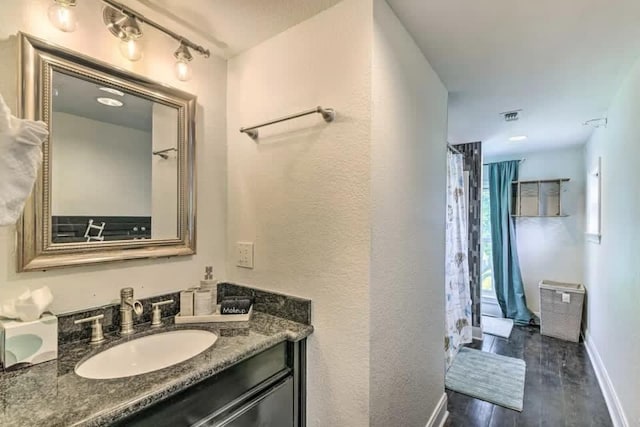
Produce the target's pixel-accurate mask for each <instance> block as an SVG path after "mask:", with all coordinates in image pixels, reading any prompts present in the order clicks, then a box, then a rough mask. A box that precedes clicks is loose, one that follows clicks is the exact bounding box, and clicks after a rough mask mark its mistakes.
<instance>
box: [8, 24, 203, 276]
mask: <svg viewBox="0 0 640 427" xmlns="http://www.w3.org/2000/svg"><path fill="white" fill-rule="evenodd" d="M19 46H20V47H19V53H20V73H19V75H20V78H21V83H22V84H21V85H20V88H19V96H18V99H19V105H18V108H19V111H20V114H21V116H22V117H23V118H27V119H32V120H42V121H44V122H46V123H47V125H48V126H49V138H48V139H47V140H46V141H45V142H44V144H43V147H42V154H43V163H42V167H41V168H40V172H39V175H38V179H37V180H36V184H35V186H34V189H33V192H32V194H31V196H30V198H29V200H28V201H27V204H26V206H25V210H24V213H23V216H22V219H21V220H20V222H19V224H18V264H17V265H18V271H29V270H47V269H51V268H59V267H68V266H73V265H85V264H96V263H103V262H110V261H122V260H130V259H144V258H157V257H170V256H179V255H191V254H194V253H195V250H196V229H195V223H196V215H195V210H196V189H195V109H196V97H195V96H194V95H191V94H188V93H186V92H183V91H180V90H178V89H174V88H171V87H169V86H166V85H163V84H160V83H156V82H153V81H151V80H149V79H146V78H145V77H141V76H138V75H135V74H132V73H129V72H128V71H124V70H121V69H118V68H115V67H112V66H110V65H108V64H106V63H102V62H99V61H97V60H94V59H91V58H88V57H86V56H83V55H80V54H77V53H75V52H72V51H69V50H67V49H64V48H61V47H58V46H55V45H53V44H51V43H48V42H46V41H43V40H40V39H37V38H34V37H32V36H29V35H26V34H20V41H19Z"/></svg>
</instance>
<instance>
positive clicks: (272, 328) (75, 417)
mask: <svg viewBox="0 0 640 427" xmlns="http://www.w3.org/2000/svg"><path fill="white" fill-rule="evenodd" d="M176 329H204V330H209V331H212V332H214V333H216V334H218V340H217V341H216V343H215V344H214V345H213V346H212V347H210V348H209V349H207V350H205V351H204V352H202V353H200V354H199V355H197V356H195V357H193V358H191V359H188V360H186V361H184V362H181V363H179V364H177V365H173V366H170V367H168V368H164V369H161V370H158V371H154V372H149V373H146V374H142V375H136V376H133V377H128V378H120V379H109V380H92V379H86V378H82V377H79V376H78V375H76V374H75V373H74V371H73V369H74V367H75V365H76V364H77V363H78V362H79V361H81V360H83V359H85V358H87V357H89V356H91V355H93V354H94V353H97V352H99V351H102V350H104V349H106V348H109V347H112V346H115V345H117V344H119V343H121V342H124V341H126V340H130V339H135V338H138V337H141V336H144V335H149V334H152V333H158V332H163V331H169V330H176ZM312 332H313V327H312V326H310V325H305V324H302V323H297V322H293V321H290V320H286V319H283V318H280V317H276V316H272V315H269V314H265V313H262V312H259V311H256V312H254V314H253V316H252V319H251V321H250V322H248V324H247V323H241V322H233V323H228V324H221V323H217V324H216V323H211V324H191V325H174V324H171V325H167V326H165V327H162V328H160V329H153V330H151V329H150V328H149V326H148V325H144V326H140V327H137V329H136V333H135V334H134V335H133V336H131V337H127V338H120V337H119V336H117V335H110V336H107V342H105V343H103V344H101V345H100V346H99V347H98V348H94V347H91V346H89V345H88V343H86V342H82V343H75V344H67V345H63V346H61V347H60V348H59V354H60V357H59V358H58V359H57V360H53V361H51V362H45V363H42V364H39V365H35V366H32V367H30V368H26V369H21V370H16V371H12V372H4V373H0V402H1V403H2V409H1V410H0V425H1V426H3V427H9V426H16V427H17V426H19V427H29V426H70V425H73V426H99V425H105V424H109V423H111V422H114V421H116V420H119V419H122V418H124V417H126V416H127V415H129V414H131V413H133V412H135V411H138V410H140V409H142V408H144V407H147V406H149V405H151V404H153V403H155V402H156V401H157V400H159V399H163V398H166V397H168V396H171V395H173V394H175V393H177V392H179V391H181V390H184V389H186V388H188V387H190V386H191V385H193V384H195V383H197V382H199V381H201V380H203V379H205V378H207V377H210V376H212V375H214V374H216V373H218V372H220V371H222V370H224V369H225V368H228V367H229V366H231V365H233V364H235V363H237V362H240V361H242V360H244V359H247V358H249V357H251V356H253V355H255V354H257V353H260V352H261V351H262V350H265V349H267V348H269V347H272V346H274V345H275V344H278V343H280V342H282V341H287V340H288V341H294V342H295V341H299V340H301V339H304V338H306V337H307V336H309V335H310V334H311V333H312Z"/></svg>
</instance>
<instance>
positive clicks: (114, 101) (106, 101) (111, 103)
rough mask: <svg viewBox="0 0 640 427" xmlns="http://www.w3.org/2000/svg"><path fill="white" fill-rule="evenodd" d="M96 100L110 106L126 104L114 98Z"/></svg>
mask: <svg viewBox="0 0 640 427" xmlns="http://www.w3.org/2000/svg"><path fill="white" fill-rule="evenodd" d="M96 101H98V102H99V103H100V104H103V105H107V106H109V107H122V106H123V105H124V103H123V102H122V101H118V100H117V99H113V98H102V97H100V98H96Z"/></svg>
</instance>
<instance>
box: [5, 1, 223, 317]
mask: <svg viewBox="0 0 640 427" xmlns="http://www.w3.org/2000/svg"><path fill="white" fill-rule="evenodd" d="M51 4H52V3H51V1H49V0H21V1H19V2H6V1H4V2H2V13H0V57H2V58H3V60H2V61H1V62H0V93H2V95H3V96H4V97H5V98H6V99H7V101H8V103H9V106H10V107H11V108H12V109H14V110H15V107H16V104H17V97H16V96H17V95H16V94H17V87H18V81H17V64H18V58H17V44H16V38H15V35H16V33H17V32H18V31H24V32H27V33H30V34H33V35H35V36H37V37H40V38H44V39H47V40H49V41H51V42H53V43H56V44H59V45H61V46H64V47H67V48H69V49H72V50H75V51H77V52H80V53H82V54H85V55H89V56H91V57H94V58H97V59H99V60H102V61H105V62H108V63H110V64H113V65H115V66H118V67H121V68H125V69H129V70H132V71H134V72H136V73H138V74H142V75H145V76H147V77H150V78H152V79H154V80H157V81H160V82H163V83H166V84H168V85H171V86H176V87H179V88H181V89H183V90H185V91H187V92H191V93H195V94H197V95H198V110H197V116H198V117H197V145H198V146H197V158H198V163H199V165H198V166H199V167H198V169H197V171H198V181H199V182H200V183H201V184H202V183H206V185H200V186H199V187H198V217H199V219H200V220H199V221H198V254H197V255H196V256H192V257H179V258H172V259H168V260H149V261H129V262H124V263H115V264H104V265H100V266H93V267H77V268H66V269H62V270H56V271H48V272H33V273H21V274H17V273H15V271H16V268H15V262H16V261H15V260H16V254H15V227H1V228H0V287H2V288H5V289H10V288H15V287H18V286H22V285H24V286H32V287H36V286H42V285H48V286H49V287H51V289H52V291H53V294H54V297H55V301H54V304H53V309H54V310H56V311H58V312H62V311H69V310H77V309H80V308H85V307H90V306H97V305H100V304H104V303H107V302H110V301H114V300H116V299H117V297H118V291H119V289H120V288H121V287H123V286H126V285H131V286H133V287H134V288H135V290H136V294H137V295H138V296H141V297H143V296H149V295H154V294H160V293H163V292H168V291H172V290H177V289H180V288H185V287H187V286H191V285H193V284H194V283H197V282H196V281H197V280H199V279H200V278H201V276H202V274H203V272H204V266H205V265H214V266H215V268H216V275H217V277H220V278H224V277H225V271H224V268H225V267H224V260H225V245H226V242H225V221H226V220H225V215H226V160H225V159H226V145H225V136H226V109H225V98H226V62H225V61H224V60H221V59H219V58H215V57H212V58H210V59H208V60H205V59H202V58H200V57H196V58H195V59H194V60H193V62H192V65H193V68H194V69H193V76H194V77H193V79H192V80H191V81H190V82H187V83H180V82H179V81H178V80H176V79H175V78H174V77H173V63H174V59H173V56H172V55H171V54H172V53H173V51H174V50H175V48H176V43H175V41H173V40H171V39H169V38H167V37H166V36H165V35H162V34H161V33H158V32H156V31H154V30H153V29H151V28H147V29H146V32H145V39H146V41H147V43H146V50H145V57H144V59H143V60H141V61H139V62H137V63H131V62H129V61H127V60H126V59H124V58H122V56H121V55H120V53H119V49H118V41H117V40H116V39H115V38H114V37H113V36H112V35H111V34H110V33H109V32H108V31H107V30H106V29H105V27H104V25H103V24H102V6H103V5H102V3H101V2H99V1H80V2H78V6H77V11H78V14H79V17H80V27H79V29H78V30H77V31H76V32H75V33H71V34H66V33H62V32H59V31H58V30H56V29H55V28H54V27H52V26H51V25H50V24H49V21H48V20H47V8H48V7H49V6H50V5H51ZM165 23H166V25H168V26H169V27H172V28H173V27H175V26H176V24H175V23H170V22H165Z"/></svg>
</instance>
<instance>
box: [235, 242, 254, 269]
mask: <svg viewBox="0 0 640 427" xmlns="http://www.w3.org/2000/svg"><path fill="white" fill-rule="evenodd" d="M236 265H237V266H238V267H244V268H253V242H236Z"/></svg>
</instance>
